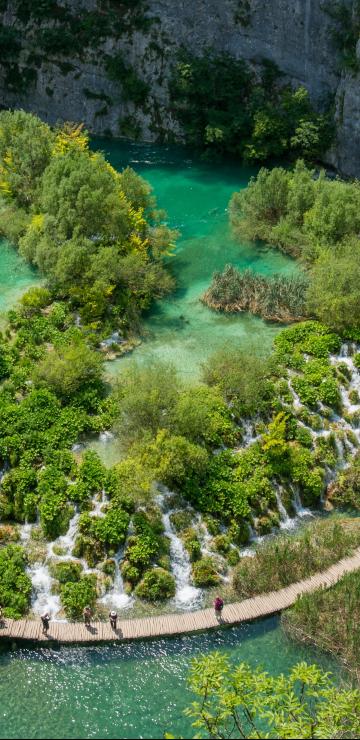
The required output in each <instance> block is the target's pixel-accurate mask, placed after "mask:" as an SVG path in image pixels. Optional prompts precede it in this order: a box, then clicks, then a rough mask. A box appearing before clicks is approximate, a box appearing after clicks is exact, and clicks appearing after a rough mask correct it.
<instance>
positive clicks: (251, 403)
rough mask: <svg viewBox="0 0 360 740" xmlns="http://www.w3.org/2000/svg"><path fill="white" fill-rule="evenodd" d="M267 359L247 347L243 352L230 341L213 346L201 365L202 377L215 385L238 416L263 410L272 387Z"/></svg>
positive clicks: (268, 403) (207, 382)
mask: <svg viewBox="0 0 360 740" xmlns="http://www.w3.org/2000/svg"><path fill="white" fill-rule="evenodd" d="M270 374H271V368H270V365H269V362H268V361H267V360H265V359H264V358H262V357H261V356H260V357H259V356H258V354H255V351H253V350H252V348H251V347H249V350H248V351H246V352H244V351H243V350H242V349H237V348H236V347H232V346H230V345H227V346H224V348H221V349H219V350H217V351H216V352H215V353H214V354H213V355H210V357H209V359H208V360H207V361H206V363H204V365H203V380H204V381H205V383H206V384H207V385H210V386H217V387H218V388H219V389H220V390H221V392H222V394H223V396H224V399H225V401H226V403H228V404H229V405H230V408H231V410H232V412H233V413H234V412H235V413H236V415H237V416H238V417H249V416H254V415H255V414H256V413H259V414H261V413H264V414H266V413H267V412H268V410H269V407H270V406H271V401H272V397H273V392H274V388H273V385H272V383H271V381H270Z"/></svg>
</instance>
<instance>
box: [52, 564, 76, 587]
mask: <svg viewBox="0 0 360 740" xmlns="http://www.w3.org/2000/svg"><path fill="white" fill-rule="evenodd" d="M82 569H83V568H82V565H81V563H76V562H75V561H74V560H68V561H64V562H60V563H51V564H50V573H51V575H52V577H53V578H56V580H57V581H59V583H77V582H78V581H79V580H80V576H81V572H82Z"/></svg>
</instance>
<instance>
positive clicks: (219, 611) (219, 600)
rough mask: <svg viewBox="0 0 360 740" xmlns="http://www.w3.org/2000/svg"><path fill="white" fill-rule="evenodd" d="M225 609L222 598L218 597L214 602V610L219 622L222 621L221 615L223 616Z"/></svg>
mask: <svg viewBox="0 0 360 740" xmlns="http://www.w3.org/2000/svg"><path fill="white" fill-rule="evenodd" d="M223 608H224V602H223V600H222V598H221V596H217V597H216V599H215V601H214V609H215V616H216V618H217V619H218V620H219V621H220V620H221V614H222V610H223Z"/></svg>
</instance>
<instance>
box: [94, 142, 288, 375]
mask: <svg viewBox="0 0 360 740" xmlns="http://www.w3.org/2000/svg"><path fill="white" fill-rule="evenodd" d="M93 146H94V147H97V148H100V149H103V150H104V151H105V154H106V156H107V158H108V159H109V160H110V161H111V163H112V164H113V165H114V166H115V167H116V168H117V169H122V168H123V167H125V166H127V165H130V166H132V167H133V168H134V169H135V170H136V171H137V172H138V173H139V174H141V175H143V176H144V177H145V178H146V179H147V180H148V181H149V182H150V183H151V185H152V186H153V189H154V193H155V195H156V197H157V200H158V205H159V207H160V208H164V209H165V210H166V211H167V213H168V224H169V226H171V227H172V228H176V229H178V230H179V231H180V232H181V238H180V239H179V241H178V246H177V249H176V253H175V257H173V258H171V259H170V260H169V264H170V267H171V269H172V270H173V273H174V276H175V279H176V283H177V289H176V291H175V293H174V294H172V295H171V296H169V297H168V298H167V299H165V300H162V301H161V302H159V303H158V304H156V306H155V307H154V308H153V310H152V311H151V312H150V313H149V314H148V316H147V317H146V319H145V321H144V341H143V344H142V345H141V346H140V347H139V348H138V349H137V350H136V351H135V352H134V354H133V356H134V357H135V358H136V359H137V360H138V361H139V362H142V361H146V360H148V359H150V358H159V359H161V360H167V361H171V362H172V363H173V364H174V365H175V366H176V367H177V369H178V371H179V372H180V373H181V375H183V376H184V377H187V378H189V379H196V378H197V377H198V375H199V372H200V366H201V363H202V362H204V360H205V359H206V358H207V357H208V356H209V354H211V353H212V352H214V351H215V350H216V349H217V348H218V347H220V346H223V345H224V344H225V343H231V344H232V345H237V346H238V345H241V346H243V347H244V348H246V349H249V351H257V352H266V351H269V350H270V348H271V344H272V341H273V338H274V336H275V335H276V333H277V332H278V331H279V327H278V326H276V325H274V324H270V323H265V322H264V321H262V320H261V319H259V318H255V317H254V316H251V315H250V314H244V315H241V316H239V315H236V316H229V315H227V316H226V315H223V314H219V313H215V312H212V311H210V310H209V309H208V308H206V307H205V306H203V304H202V303H201V302H200V300H199V298H200V296H201V294H202V293H203V292H204V291H205V289H206V288H207V287H208V286H209V284H210V281H211V276H212V274H213V272H214V271H215V270H222V269H223V267H224V266H225V265H226V264H227V263H228V262H231V263H233V264H235V265H237V266H238V267H239V268H241V269H245V268H246V267H251V268H252V269H254V270H256V271H258V272H260V273H262V274H264V275H270V274H273V273H275V272H293V271H294V270H295V269H296V268H295V265H294V262H293V261H292V260H290V259H289V258H288V257H286V256H284V255H283V254H281V253H280V252H279V251H277V250H274V249H270V248H268V247H266V246H264V245H260V244H259V245H257V246H254V244H250V243H242V244H239V242H237V241H235V240H234V239H233V238H232V236H231V233H230V228H229V219H228V213H227V207H228V203H229V200H230V197H231V195H232V193H233V192H234V191H235V190H239V189H240V188H244V187H246V185H247V183H248V181H249V178H250V176H251V175H252V174H255V170H251V169H249V168H245V167H241V166H239V165H236V166H235V165H231V164H221V165H220V164H218V163H216V164H207V163H204V162H201V161H198V160H195V159H193V158H191V157H190V156H187V154H186V151H185V154H184V150H183V149H177V148H173V147H170V148H167V147H158V146H152V145H146V144H140V145H136V144H133V145H129V144H126V143H119V142H111V141H107V140H95V141H94V142H93ZM128 362H129V358H123V359H121V360H118V361H115V362H113V363H109V372H110V373H111V374H112V375H115V374H117V373H118V372H119V371H120V370H121V368H123V367H125V366H126V365H127V363H128Z"/></svg>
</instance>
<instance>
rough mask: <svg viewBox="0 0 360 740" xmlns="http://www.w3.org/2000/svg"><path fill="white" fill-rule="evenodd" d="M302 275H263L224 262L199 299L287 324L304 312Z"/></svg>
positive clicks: (219, 308)
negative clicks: (223, 265)
mask: <svg viewBox="0 0 360 740" xmlns="http://www.w3.org/2000/svg"><path fill="white" fill-rule="evenodd" d="M307 287H308V280H307V277H306V276H305V274H297V273H294V274H293V275H273V276H272V277H270V278H268V277H262V276H261V275H258V274H257V273H255V272H253V271H252V270H250V269H248V270H243V271H240V270H238V269H237V268H236V267H234V266H233V265H226V266H225V267H224V270H223V272H215V273H214V274H213V277H212V282H211V285H210V287H209V288H208V289H207V290H206V292H205V293H204V295H203V297H202V300H203V302H204V303H205V304H206V305H207V306H209V308H212V309H215V310H216V311H226V312H233V313H234V312H241V311H250V312H251V313H254V314H258V315H259V316H262V318H264V319H267V320H269V321H280V322H284V323H288V322H290V321H294V320H297V319H300V318H301V317H304V316H305V314H306V305H305V299H306V290H307Z"/></svg>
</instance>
